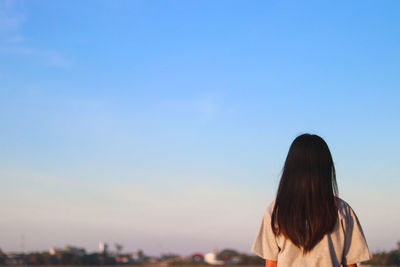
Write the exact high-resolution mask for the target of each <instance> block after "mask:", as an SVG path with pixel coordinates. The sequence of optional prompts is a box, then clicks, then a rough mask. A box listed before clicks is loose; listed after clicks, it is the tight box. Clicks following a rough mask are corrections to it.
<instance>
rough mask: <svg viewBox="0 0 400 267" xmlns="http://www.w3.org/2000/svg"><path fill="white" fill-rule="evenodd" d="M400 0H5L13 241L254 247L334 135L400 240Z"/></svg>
mask: <svg viewBox="0 0 400 267" xmlns="http://www.w3.org/2000/svg"><path fill="white" fill-rule="evenodd" d="M399 13H400V2H399V1H334V2H327V1H307V2H304V1H40V0H34V1H4V0H1V1H0V123H1V126H0V127H1V128H0V179H1V184H0V201H1V203H2V205H1V206H0V213H1V218H0V248H1V249H3V250H5V251H20V250H21V235H24V239H25V251H32V250H47V249H49V248H50V247H64V246H65V245H67V244H70V245H76V246H82V247H85V248H87V249H88V250H89V251H93V250H96V249H97V247H98V242H99V241H106V242H109V243H110V245H113V244H114V243H116V242H119V243H121V244H123V245H124V251H134V250H137V249H139V248H141V249H143V250H144V252H145V253H148V254H153V255H157V254H158V253H161V252H163V253H165V252H177V253H182V254H188V253H191V252H196V251H200V252H207V251H210V250H211V249H212V248H213V247H214V246H216V247H217V248H220V249H222V248H234V249H237V250H239V251H242V252H248V253H249V252H250V246H251V244H252V242H253V240H254V238H255V235H256V233H257V231H258V227H259V225H260V223H261V219H262V215H263V213H264V210H265V208H266V207H267V205H268V204H269V203H270V202H271V201H272V200H273V199H274V196H275V191H276V189H277V185H278V181H279V175H280V171H281V168H282V166H283V162H284V159H285V157H286V153H287V151H288V148H289V145H290V143H291V142H292V141H293V139H294V138H295V137H296V136H297V135H298V134H301V133H304V132H311V133H316V134H318V135H320V136H322V137H323V138H324V139H325V140H326V142H327V143H328V145H329V146H330V148H331V151H332V154H333V157H334V161H335V164H336V169H337V180H338V185H339V192H340V196H341V197H342V198H343V199H344V200H346V201H347V202H348V203H349V204H350V205H351V206H352V207H353V209H354V210H355V212H356V214H357V215H358V217H359V219H360V221H361V224H362V226H363V228H364V231H365V234H366V237H367V241H368V244H369V246H370V248H371V250H372V251H378V250H388V249H393V248H395V247H396V243H397V241H399V240H400V234H399V233H400V232H399V225H400V212H399V207H398V204H399V203H400V194H399V189H400V181H399V178H400V171H399V167H398V166H399V151H400V141H399V136H400V120H399V118H400V105H399V104H400V103H399V102H400V65H399V62H400V16H399Z"/></svg>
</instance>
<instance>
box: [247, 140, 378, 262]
mask: <svg viewBox="0 0 400 267" xmlns="http://www.w3.org/2000/svg"><path fill="white" fill-rule="evenodd" d="M337 195H338V190H337V185H336V175H335V167H334V165H333V160H332V156H331V153H330V151H329V148H328V145H327V144H326V143H325V141H324V140H323V139H322V138H321V137H319V136H317V135H311V134H303V135H300V136H298V137H297V138H296V139H295V140H294V141H293V143H292V145H291V146H290V149H289V153H288V155H287V157H286V161H285V165H284V167H283V172H282V177H281V180H280V183H279V188H278V192H277V196H276V199H275V200H274V201H273V202H272V203H271V204H270V205H269V206H268V208H267V210H266V211H265V213H264V217H263V220H262V223H261V227H260V229H259V232H258V235H257V237H256V239H255V241H254V244H253V246H252V248H251V250H252V251H253V252H254V253H255V254H257V255H259V256H260V257H262V258H264V259H265V260H266V263H265V265H266V267H272V266H307V267H311V266H341V265H344V266H352V267H354V266H357V264H358V263H360V262H363V261H367V260H369V259H371V253H370V252H369V250H368V246H367V242H366V240H365V237H364V233H363V230H362V228H361V225H360V223H359V221H358V218H357V216H356V214H355V213H354V211H353V209H352V208H351V207H350V206H349V205H348V204H347V203H346V202H345V201H343V200H342V199H340V198H339V197H337Z"/></svg>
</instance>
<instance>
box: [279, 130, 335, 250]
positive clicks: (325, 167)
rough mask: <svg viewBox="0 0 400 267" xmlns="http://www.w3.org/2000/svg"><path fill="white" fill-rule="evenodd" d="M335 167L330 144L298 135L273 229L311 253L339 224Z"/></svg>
mask: <svg viewBox="0 0 400 267" xmlns="http://www.w3.org/2000/svg"><path fill="white" fill-rule="evenodd" d="M337 194H338V192H337V185H336V175H335V167H334V164H333V160H332V156H331V153H330V151H329V148H328V145H327V144H326V143H325V141H324V140H323V139H322V138H321V137H319V136H317V135H311V134H303V135H300V136H298V137H297V138H296V139H295V140H294V141H293V143H292V145H291V146H290V149H289V153H288V155H287V157H286V161H285V165H284V168H283V172H282V177H281V180H280V183H279V188H278V193H277V196H276V200H275V207H274V210H273V213H272V220H271V226H272V227H273V229H274V233H275V235H280V234H283V235H284V236H285V237H286V238H288V239H290V240H291V241H292V242H293V243H294V244H295V245H296V246H298V247H301V248H303V252H304V253H307V252H309V251H310V250H311V249H312V248H313V247H314V246H315V245H316V244H317V243H318V242H319V241H320V240H321V239H322V238H323V237H324V235H325V234H327V233H329V232H331V231H332V230H333V228H334V227H335V224H336V221H337V217H338V214H337V203H336V196H337Z"/></svg>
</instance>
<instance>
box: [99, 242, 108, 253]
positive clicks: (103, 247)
mask: <svg viewBox="0 0 400 267" xmlns="http://www.w3.org/2000/svg"><path fill="white" fill-rule="evenodd" d="M107 249H108V244H107V243H105V242H100V243H99V250H100V253H107Z"/></svg>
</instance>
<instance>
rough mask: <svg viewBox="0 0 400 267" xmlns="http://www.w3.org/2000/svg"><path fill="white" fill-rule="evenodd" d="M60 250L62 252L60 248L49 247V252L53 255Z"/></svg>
mask: <svg viewBox="0 0 400 267" xmlns="http://www.w3.org/2000/svg"><path fill="white" fill-rule="evenodd" d="M62 252H63V250H62V249H60V248H51V249H49V254H50V255H53V256H54V255H57V254H60V253H62Z"/></svg>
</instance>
